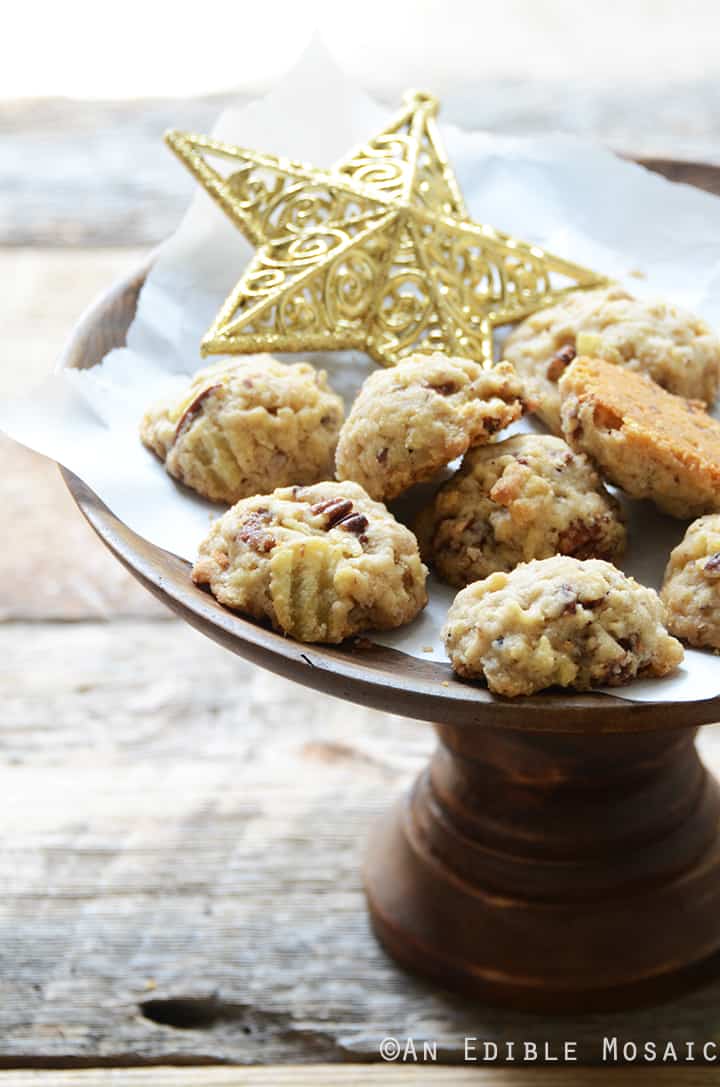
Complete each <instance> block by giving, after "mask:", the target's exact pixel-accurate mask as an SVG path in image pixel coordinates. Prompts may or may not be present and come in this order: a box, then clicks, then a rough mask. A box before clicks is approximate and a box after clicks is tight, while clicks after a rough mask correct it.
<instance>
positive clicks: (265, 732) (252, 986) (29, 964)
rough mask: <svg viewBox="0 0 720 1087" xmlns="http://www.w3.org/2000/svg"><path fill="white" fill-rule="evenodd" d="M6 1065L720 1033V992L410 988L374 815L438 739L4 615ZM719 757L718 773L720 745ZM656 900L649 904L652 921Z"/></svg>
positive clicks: (1, 914)
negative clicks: (387, 1040)
mask: <svg viewBox="0 0 720 1087" xmlns="http://www.w3.org/2000/svg"><path fill="white" fill-rule="evenodd" d="M0 662H1V664H0V704H2V706H3V728H2V731H1V732H0V744H1V748H0V754H1V761H0V796H2V798H3V804H2V808H1V809H0V885H1V886H2V887H3V895H2V898H1V899H0V959H1V960H2V961H1V962H0V1065H2V1066H3V1067H18V1066H27V1065H28V1064H30V1065H32V1064H45V1065H46V1066H47V1065H48V1064H53V1065H55V1066H63V1065H64V1066H68V1065H73V1066H75V1065H85V1066H90V1067H92V1066H96V1065H98V1064H116V1065H128V1064H136V1065H141V1064H146V1063H155V1064H157V1063H166V1064H167V1063H176V1064H183V1063H222V1062H234V1063H241V1064H246V1063H247V1064H250V1063H270V1064H272V1063H282V1062H295V1063H298V1062H299V1063H306V1062H316V1063H317V1062H332V1061H339V1062H348V1061H377V1060H378V1055H379V1043H380V1041H381V1040H382V1039H383V1038H384V1037H386V1036H388V1035H391V1036H394V1037H396V1038H398V1039H402V1040H404V1039H406V1038H408V1037H412V1038H414V1039H415V1040H416V1043H418V1044H420V1045H421V1044H422V1042H423V1040H431V1041H436V1042H437V1043H438V1060H439V1061H440V1062H441V1063H447V1062H451V1063H452V1062H457V1061H458V1060H461V1059H462V1056H463V1050H464V1041H463V1040H464V1038H465V1036H470V1037H475V1038H478V1039H479V1040H480V1041H484V1040H488V1041H496V1042H498V1043H499V1044H502V1043H504V1042H506V1041H511V1040H514V1041H518V1040H521V1041H522V1040H529V1041H536V1042H538V1043H543V1042H545V1041H547V1042H548V1044H549V1045H550V1046H552V1047H554V1048H555V1049H557V1047H558V1046H559V1045H561V1043H562V1042H563V1041H564V1040H566V1039H571V1040H576V1041H577V1043H578V1056H579V1057H580V1059H581V1060H582V1061H584V1062H587V1063H589V1064H597V1063H598V1062H599V1060H600V1059H601V1045H602V1038H603V1037H604V1036H606V1035H618V1036H619V1037H620V1038H621V1039H628V1038H632V1039H635V1040H644V1039H661V1040H663V1041H674V1042H675V1043H676V1044H680V1043H681V1042H682V1043H684V1042H687V1041H696V1042H698V1043H702V1042H705V1041H707V1040H709V1039H716V1040H720V1036H719V1034H718V1028H717V1007H718V1001H719V1000H720V985H714V986H710V987H709V988H706V989H704V990H700V991H699V992H696V993H695V994H693V995H691V996H689V997H687V998H685V999H684V1000H679V1001H676V1002H675V1003H673V1004H671V1005H668V1006H666V1007H664V1008H660V1009H649V1010H646V1011H640V1012H635V1013H627V1014H625V1013H624V1014H622V1015H614V1016H612V1015H607V1016H602V1015H594V1016H586V1017H583V1018H578V1019H573V1018H572V1017H570V1018H565V1019H561V1020H550V1019H544V1018H537V1017H530V1016H522V1015H518V1014H511V1013H508V1012H504V1011H500V1010H494V1009H488V1008H484V1007H482V1006H480V1005H477V1004H473V1003H472V1002H469V1001H467V1000H465V999H461V998H459V997H455V996H452V995H450V994H447V993H445V992H443V991H442V990H440V989H437V988H435V987H434V986H432V985H429V984H425V983H424V982H421V981H417V980H414V979H412V978H410V977H408V976H406V975H405V974H404V973H403V972H402V971H401V970H399V969H397V968H396V967H395V966H394V964H393V963H392V962H391V961H390V960H389V959H388V958H387V957H386V956H385V955H384V953H383V952H382V951H381V950H380V948H379V947H378V946H377V944H376V942H375V940H374V939H373V937H372V935H371V933H370V932H369V929H368V924H367V918H366V913H365V904H364V899H363V895H362V888H361V884H360V863H361V859H362V854H363V847H364V840H365V836H366V833H367V830H368V827H369V826H370V824H371V822H372V821H373V819H375V818H376V817H377V816H378V814H379V813H380V812H381V811H382V810H383V809H384V808H385V807H386V806H387V805H388V804H389V803H390V802H391V800H392V799H393V798H394V797H395V796H396V795H397V793H398V791H399V790H400V789H401V788H404V787H405V786H406V785H407V784H408V783H409V781H410V780H411V778H412V777H413V776H414V774H415V773H416V772H417V771H418V769H419V768H420V766H421V765H423V763H424V762H425V760H426V758H427V756H428V753H429V751H430V748H431V746H432V736H431V732H430V730H429V729H428V728H427V727H426V726H424V725H421V724H414V723H412V722H410V721H405V720H401V719H397V718H392V717H390V716H389V715H386V714H381V713H376V712H372V711H370V710H367V709H364V708H362V707H357V706H349V705H347V704H345V703H343V702H340V701H336V700H332V699H329V698H327V697H325V696H323V695H321V694H319V693H318V694H316V693H313V692H310V691H307V692H303V693H302V694H301V693H300V692H299V691H298V689H297V688H296V687H294V686H292V685H290V684H289V683H288V682H287V681H284V680H282V679H280V678H278V677H274V676H271V675H269V674H267V673H265V672H262V671H259V670H255V669H253V668H252V667H251V666H249V665H247V664H245V663H244V662H242V661H240V660H238V659H237V658H235V657H233V656H232V655H231V654H228V653H225V652H223V651H222V650H220V649H218V648H217V647H215V646H214V645H213V644H212V643H210V642H208V641H206V640H205V639H203V638H202V637H201V636H200V635H198V634H196V633H195V632H193V631H192V630H190V629H189V628H186V627H184V626H181V625H179V624H174V623H169V624H165V623H155V622H150V621H139V620H137V621H125V622H117V623H114V624H95V623H78V624H72V625H69V626H67V625H66V626H64V627H63V628H62V637H61V638H58V628H57V627H56V626H53V625H52V624H32V623H28V624H25V623H14V624H4V625H1V626H0ZM705 737H706V738H705V741H704V742H705V746H706V748H707V750H708V751H709V752H710V755H711V757H712V759H713V762H714V764H715V765H716V766H718V767H719V768H720V757H719V755H720V748H719V747H718V739H719V738H718V736H717V734H716V733H714V732H713V730H706V733H705ZM645 905H646V906H647V908H651V905H652V904H651V902H648V903H647V904H642V907H641V908H645Z"/></svg>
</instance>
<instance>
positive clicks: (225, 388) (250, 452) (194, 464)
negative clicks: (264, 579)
mask: <svg viewBox="0 0 720 1087" xmlns="http://www.w3.org/2000/svg"><path fill="white" fill-rule="evenodd" d="M342 421H343V404H342V401H341V399H340V397H339V396H336V395H335V393H334V392H333V391H332V389H331V388H330V386H329V385H328V383H327V378H326V376H325V373H324V372H323V371H321V370H316V369H315V368H314V367H313V366H310V365H308V364H307V363H298V364H296V365H294V366H286V365H285V364H284V363H282V362H278V361H277V359H274V358H272V356H271V355H259V356H256V357H251V358H247V359H239V360H235V361H233V362H222V363H218V364H217V365H215V366H208V367H207V368H206V369H204V370H202V371H200V373H198V374H197V375H196V376H195V377H194V378H193V380H192V382H191V383H190V386H189V388H188V389H187V391H186V392H185V393H184V395H183V396H182V397H180V398H177V399H173V400H170V401H164V402H162V403H160V404H157V405H155V406H154V407H153V408H151V409H150V410H149V411H148V412H147V413H146V414H145V417H144V418H143V420H142V423H141V426H140V437H141V439H142V441H143V442H144V444H145V445H147V446H148V448H150V449H152V450H153V451H154V452H155V453H157V455H158V456H159V457H161V458H162V460H164V461H165V468H166V469H167V471H168V472H169V474H170V475H171V476H174V477H175V479H178V480H180V482H181V483H185V484H186V485H187V486H188V487H192V488H193V490H195V491H198V493H199V494H202V495H204V496H205V497H206V498H211V499H213V501H216V502H236V501H237V500H238V499H239V498H245V497H247V496H248V495H252V494H256V493H258V492H263V491H269V490H272V489H273V488H275V487H279V486H283V485H285V484H290V483H315V482H316V481H317V480H320V479H325V478H327V476H328V475H330V474H331V473H332V463H333V456H334V453H335V445H336V443H337V436H338V433H339V431H340V426H341V424H342Z"/></svg>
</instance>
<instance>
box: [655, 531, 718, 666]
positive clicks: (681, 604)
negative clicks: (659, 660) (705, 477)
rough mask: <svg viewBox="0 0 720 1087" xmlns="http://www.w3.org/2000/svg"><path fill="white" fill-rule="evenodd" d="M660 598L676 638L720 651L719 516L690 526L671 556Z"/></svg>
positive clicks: (670, 628)
mask: <svg viewBox="0 0 720 1087" xmlns="http://www.w3.org/2000/svg"><path fill="white" fill-rule="evenodd" d="M660 595H661V597H662V600H663V603H664V604H665V608H666V610H667V614H668V629H669V630H670V631H671V632H672V633H673V634H675V635H676V637H678V638H682V640H683V641H684V642H688V643H689V645H695V646H697V647H698V648H707V649H720V514H714V515H710V516H707V517H700V518H699V519H698V520H697V521H693V523H692V524H691V525H690V527H689V529H688V530H687V532H686V533H685V538H684V539H683V541H682V543H680V544H678V546H677V547H676V548H675V550H674V551H673V552H672V554H671V555H670V561H669V562H668V565H667V569H666V571H665V581H664V584H663V587H662V592H661V593H660Z"/></svg>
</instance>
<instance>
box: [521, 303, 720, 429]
mask: <svg viewBox="0 0 720 1087" xmlns="http://www.w3.org/2000/svg"><path fill="white" fill-rule="evenodd" d="M576 355H592V356H594V357H598V358H602V359H604V360H605V361H606V362H611V363H613V364H615V365H617V366H622V367H624V368H625V369H627V370H631V371H635V372H637V373H644V374H647V375H648V376H649V377H651V378H652V379H653V380H654V381H656V382H657V383H658V385H661V386H662V387H663V388H664V389H667V390H668V392H671V393H675V394H676V395H677V396H684V397H686V398H687V399H690V400H692V399H695V400H703V401H704V402H705V403H706V405H707V406H712V404H713V403H714V401H715V398H716V396H717V392H718V385H719V384H720V339H718V337H717V336H716V335H715V334H714V333H713V332H712V331H711V329H710V328H709V327H708V325H706V324H705V322H704V321H702V320H701V319H700V318H699V317H695V316H694V315H693V314H692V313H688V312H687V311H685V310H682V309H680V308H679V307H677V306H675V305H672V304H670V303H668V302H657V301H642V300H640V299H635V298H633V297H632V295H630V294H628V292H627V291H625V290H624V289H623V288H622V287H618V286H610V287H603V288H601V289H599V290H593V291H575V292H573V293H571V294H569V295H568V297H567V298H566V299H564V300H563V301H562V302H560V303H558V304H557V305H555V306H552V307H550V308H548V309H544V310H539V311H538V312H537V313H533V314H532V315H531V316H530V317H527V318H526V319H525V320H524V321H523V322H522V323H521V324H520V325H518V327H517V328H516V329H515V330H514V331H513V332H511V334H510V335H509V336H508V338H507V340H506V341H505V347H504V351H503V356H504V358H506V359H508V360H509V361H510V362H512V363H513V365H514V366H515V368H516V370H517V372H518V376H519V377H520V378H521V379H522V381H523V383H524V386H525V393H526V396H527V398H528V400H530V401H531V402H532V403H533V404H534V406H535V410H536V413H537V414H538V415H539V416H540V418H541V419H542V420H543V422H544V423H546V424H547V426H548V427H549V428H550V429H551V430H552V431H553V432H554V433H555V434H559V433H560V432H561V431H560V394H559V392H558V380H559V379H560V377H561V376H562V374H563V372H564V371H565V369H566V367H567V366H568V365H569V364H570V363H571V362H572V360H573V358H575V356H576Z"/></svg>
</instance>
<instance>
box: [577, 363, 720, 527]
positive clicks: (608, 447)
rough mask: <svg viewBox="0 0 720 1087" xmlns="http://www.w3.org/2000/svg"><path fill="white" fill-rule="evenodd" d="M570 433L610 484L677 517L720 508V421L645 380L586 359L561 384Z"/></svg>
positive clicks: (643, 377)
mask: <svg viewBox="0 0 720 1087" xmlns="http://www.w3.org/2000/svg"><path fill="white" fill-rule="evenodd" d="M559 387H560V396H561V398H562V408H561V418H562V426H563V431H564V433H565V437H566V438H567V440H568V442H569V443H570V445H571V446H572V447H573V448H574V449H578V450H581V451H582V452H584V453H587V454H588V455H589V456H590V457H592V459H593V460H594V461H595V462H596V463H597V465H598V466H599V468H600V471H601V472H602V474H603V475H604V476H605V478H606V479H607V480H609V482H611V483H615V484H616V485H617V486H618V487H622V489H623V490H624V491H626V492H627V493H628V494H629V495H632V496H633V498H649V499H651V500H652V501H653V502H654V503H655V504H656V505H657V506H658V507H659V508H660V509H661V510H664V511H665V512H666V513H670V514H672V515H673V516H674V517H697V516H699V515H700V514H703V513H711V512H713V511H714V510H719V509H720V422H718V421H717V420H715V419H713V418H712V417H711V416H709V415H708V414H707V412H706V411H705V410H704V409H703V406H702V404H700V403H698V402H696V401H692V400H683V399H682V397H679V396H673V395H672V394H671V393H668V392H665V390H664V389H661V388H660V386H659V385H656V384H655V382H654V381H651V380H650V378H648V377H645V376H644V375H642V374H634V373H630V372H628V371H627V370H622V369H620V368H619V367H618V366H613V365H611V364H610V363H608V362H604V361H602V360H600V359H589V358H579V359H576V360H575V362H573V363H572V365H571V366H569V367H568V369H567V370H566V371H565V373H564V374H563V376H562V378H561V379H560V386H559Z"/></svg>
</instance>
